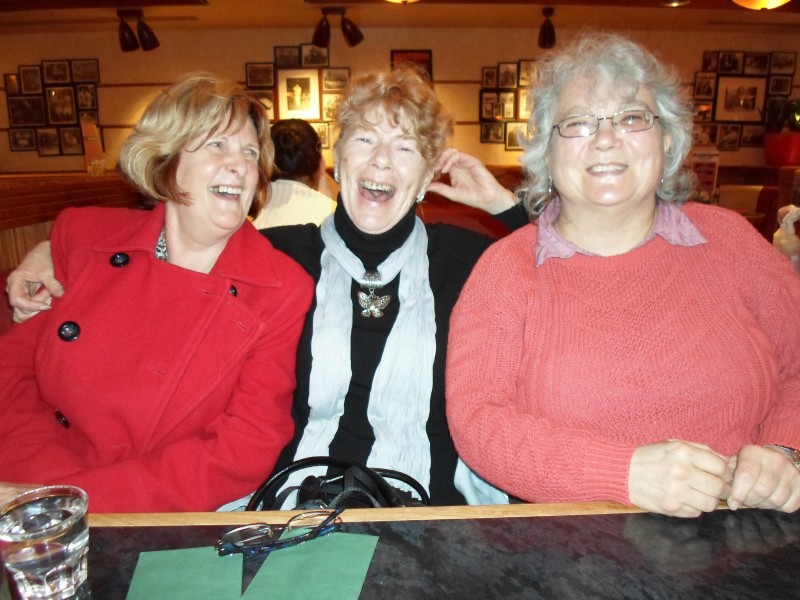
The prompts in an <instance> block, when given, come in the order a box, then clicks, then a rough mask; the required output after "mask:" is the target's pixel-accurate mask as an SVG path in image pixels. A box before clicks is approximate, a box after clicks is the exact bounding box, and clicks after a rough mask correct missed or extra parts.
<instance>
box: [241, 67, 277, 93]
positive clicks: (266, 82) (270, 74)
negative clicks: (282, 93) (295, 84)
mask: <svg viewBox="0 0 800 600" xmlns="http://www.w3.org/2000/svg"><path fill="white" fill-rule="evenodd" d="M244 72H245V82H246V83H247V87H249V88H271V87H273V86H274V85H275V63H245V65H244Z"/></svg>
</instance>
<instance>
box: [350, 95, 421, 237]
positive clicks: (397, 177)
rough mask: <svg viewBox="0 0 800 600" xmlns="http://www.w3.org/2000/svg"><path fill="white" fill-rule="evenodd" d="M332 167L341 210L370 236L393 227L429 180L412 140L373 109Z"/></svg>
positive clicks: (380, 111)
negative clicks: (336, 180)
mask: <svg viewBox="0 0 800 600" xmlns="http://www.w3.org/2000/svg"><path fill="white" fill-rule="evenodd" d="M406 129H408V130H409V131H410V128H406ZM336 163H337V169H338V173H339V185H340V187H341V197H342V203H343V205H344V209H345V210H346V211H347V214H348V216H349V217H350V219H351V220H352V221H353V223H355V225H356V227H358V228H359V229H360V230H361V231H364V232H366V233H371V234H377V233H384V232H385V231H388V230H389V229H391V228H392V227H394V225H396V224H397V223H398V222H399V221H400V219H402V218H403V216H404V215H405V214H406V213H407V212H408V211H409V209H410V208H411V206H412V205H413V204H414V201H415V199H416V197H417V196H418V195H419V194H420V193H422V192H424V191H425V190H426V188H427V186H428V183H430V181H431V178H432V176H433V168H432V166H431V165H429V164H428V162H427V161H426V160H425V158H424V157H423V156H422V154H421V152H420V149H419V144H418V143H417V140H416V139H415V138H414V137H413V136H412V135H410V134H409V133H407V132H406V130H405V129H404V128H403V127H401V126H400V125H399V124H393V123H391V122H390V120H389V119H388V117H387V115H386V113H385V111H384V110H383V109H382V108H375V109H372V110H371V111H370V113H369V114H368V115H367V118H366V119H364V120H363V121H362V122H361V124H359V125H356V126H355V127H354V128H353V130H352V131H350V132H348V133H347V135H346V136H345V137H344V138H343V139H342V140H341V141H340V142H339V144H337V148H336Z"/></svg>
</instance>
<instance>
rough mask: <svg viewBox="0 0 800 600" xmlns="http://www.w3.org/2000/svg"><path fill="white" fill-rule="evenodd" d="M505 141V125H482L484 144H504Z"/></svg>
mask: <svg viewBox="0 0 800 600" xmlns="http://www.w3.org/2000/svg"><path fill="white" fill-rule="evenodd" d="M505 139H506V136H505V129H504V128H503V123H481V143H482V144H502V143H504V142H505Z"/></svg>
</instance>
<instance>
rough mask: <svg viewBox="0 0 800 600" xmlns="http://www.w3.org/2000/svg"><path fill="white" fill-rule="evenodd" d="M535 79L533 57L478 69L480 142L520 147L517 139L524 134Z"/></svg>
mask: <svg viewBox="0 0 800 600" xmlns="http://www.w3.org/2000/svg"><path fill="white" fill-rule="evenodd" d="M535 78H536V61H535V60H534V59H522V60H519V61H516V62H501V63H498V64H497V65H496V66H490V67H483V68H482V69H481V89H480V98H479V101H478V114H479V115H480V126H481V127H480V131H481V133H480V135H481V143H482V144H505V149H506V150H509V151H514V150H517V151H519V150H522V146H521V145H520V141H519V138H520V136H524V135H525V134H526V132H527V127H528V119H529V118H530V116H531V110H533V97H532V96H531V94H530V85H531V83H532V82H533V80H534V79H535Z"/></svg>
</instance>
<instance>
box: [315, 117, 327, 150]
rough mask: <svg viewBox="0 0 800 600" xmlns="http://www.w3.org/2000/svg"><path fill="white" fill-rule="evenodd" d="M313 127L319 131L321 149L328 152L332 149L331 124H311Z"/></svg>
mask: <svg viewBox="0 0 800 600" xmlns="http://www.w3.org/2000/svg"><path fill="white" fill-rule="evenodd" d="M311 126H312V127H313V128H314V129H316V130H317V135H318V136H319V143H320V147H321V148H322V149H323V150H327V149H328V148H330V147H331V127H330V123H311Z"/></svg>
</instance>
